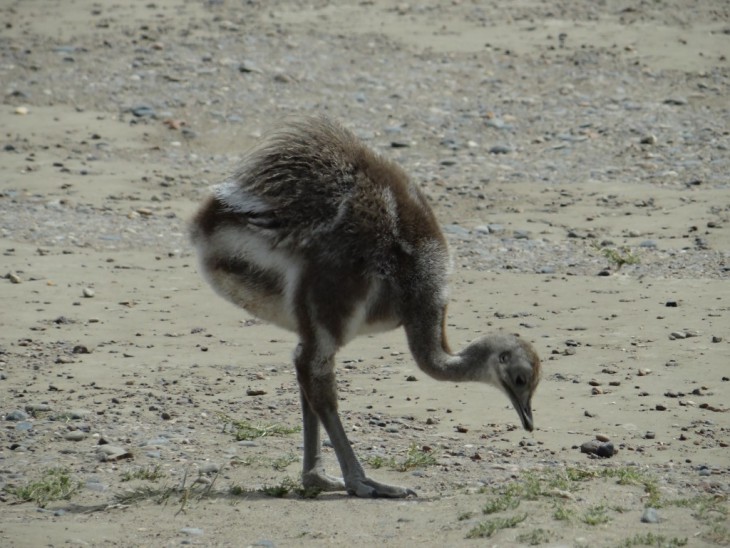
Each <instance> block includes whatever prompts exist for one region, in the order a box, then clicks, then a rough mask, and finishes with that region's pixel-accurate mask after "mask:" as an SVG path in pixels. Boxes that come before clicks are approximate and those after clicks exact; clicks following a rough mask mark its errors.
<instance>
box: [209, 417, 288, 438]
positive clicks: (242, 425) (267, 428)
mask: <svg viewBox="0 0 730 548" xmlns="http://www.w3.org/2000/svg"><path fill="white" fill-rule="evenodd" d="M218 417H219V418H220V419H221V420H222V421H223V428H224V429H225V428H227V427H228V426H231V427H232V428H233V429H234V436H235V438H236V441H251V440H255V439H258V438H264V437H266V436H288V435H289V434H296V433H297V432H300V431H301V429H302V428H301V426H282V425H280V424H269V425H263V424H253V423H251V422H249V421H245V420H238V419H234V418H232V417H229V416H228V415H225V414H223V413H218Z"/></svg>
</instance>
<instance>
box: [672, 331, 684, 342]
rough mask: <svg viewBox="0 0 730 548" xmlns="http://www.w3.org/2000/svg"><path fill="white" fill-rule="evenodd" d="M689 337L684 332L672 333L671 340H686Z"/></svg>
mask: <svg viewBox="0 0 730 548" xmlns="http://www.w3.org/2000/svg"><path fill="white" fill-rule="evenodd" d="M686 338H687V335H686V334H685V333H684V332H682V331H672V332H671V333H670V334H669V340H670V341H674V340H676V339H686Z"/></svg>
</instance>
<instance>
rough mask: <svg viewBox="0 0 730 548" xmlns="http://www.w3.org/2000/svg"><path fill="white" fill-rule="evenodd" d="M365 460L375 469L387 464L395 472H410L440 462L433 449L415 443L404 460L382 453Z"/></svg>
mask: <svg viewBox="0 0 730 548" xmlns="http://www.w3.org/2000/svg"><path fill="white" fill-rule="evenodd" d="M365 462H366V463H367V464H368V465H369V466H370V467H372V468H374V469H378V468H382V467H384V466H386V467H388V468H389V469H390V470H393V471H395V472H408V471H409V470H417V469H419V468H426V467H428V466H434V465H436V464H438V460H437V459H436V455H435V454H434V453H433V451H430V450H425V449H423V448H422V447H418V445H416V444H415V443H413V444H411V446H410V447H409V448H408V451H407V452H406V457H405V459H403V460H400V461H399V460H397V459H396V458H395V457H391V458H389V459H386V458H383V457H381V456H380V455H376V456H373V457H369V458H367V459H365Z"/></svg>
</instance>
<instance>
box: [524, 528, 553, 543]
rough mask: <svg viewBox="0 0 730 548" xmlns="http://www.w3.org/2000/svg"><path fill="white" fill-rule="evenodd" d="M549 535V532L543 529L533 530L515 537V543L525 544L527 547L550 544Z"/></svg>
mask: <svg viewBox="0 0 730 548" xmlns="http://www.w3.org/2000/svg"><path fill="white" fill-rule="evenodd" d="M550 540H551V534H550V531H546V530H545V529H540V528H538V529H533V530H532V531H528V532H527V533H520V534H519V535H517V542H519V543H520V544H527V545H529V546H537V545H538V544H545V543H547V542H550Z"/></svg>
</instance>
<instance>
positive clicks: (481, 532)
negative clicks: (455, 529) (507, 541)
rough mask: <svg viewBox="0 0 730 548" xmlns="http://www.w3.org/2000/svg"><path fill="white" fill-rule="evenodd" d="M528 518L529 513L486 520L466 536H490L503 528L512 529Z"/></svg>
mask: <svg viewBox="0 0 730 548" xmlns="http://www.w3.org/2000/svg"><path fill="white" fill-rule="evenodd" d="M525 519H527V514H522V515H521V516H512V517H509V518H495V519H490V520H489V521H484V522H482V523H480V524H479V525H477V526H476V527H474V528H473V529H471V531H469V532H468V533H467V534H466V538H489V537H491V536H492V535H493V534H494V533H496V532H497V531H501V530H502V529H511V528H514V527H517V525H518V524H520V523H522V522H523V521H525Z"/></svg>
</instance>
